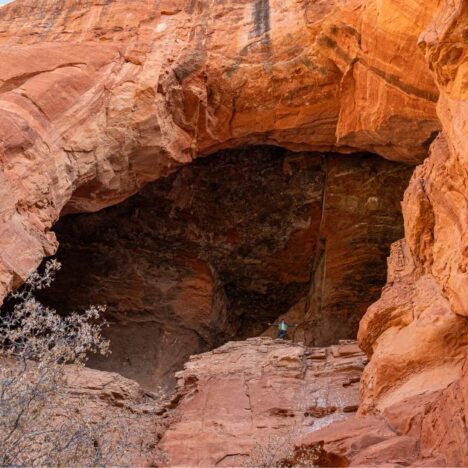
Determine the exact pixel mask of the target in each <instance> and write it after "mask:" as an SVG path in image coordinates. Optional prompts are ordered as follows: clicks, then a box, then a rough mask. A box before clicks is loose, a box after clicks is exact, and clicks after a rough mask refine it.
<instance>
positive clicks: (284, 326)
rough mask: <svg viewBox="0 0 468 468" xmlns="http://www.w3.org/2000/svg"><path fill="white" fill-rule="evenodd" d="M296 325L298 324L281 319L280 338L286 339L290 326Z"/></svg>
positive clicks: (279, 326) (279, 324)
mask: <svg viewBox="0 0 468 468" xmlns="http://www.w3.org/2000/svg"><path fill="white" fill-rule="evenodd" d="M269 325H272V324H271V323H269ZM273 325H274V324H273ZM295 326H296V324H290V323H287V322H286V320H284V319H281V321H280V322H279V323H278V338H280V339H281V340H284V339H285V338H286V335H287V334H288V328H289V327H295Z"/></svg>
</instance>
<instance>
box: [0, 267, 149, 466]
mask: <svg viewBox="0 0 468 468" xmlns="http://www.w3.org/2000/svg"><path fill="white" fill-rule="evenodd" d="M59 269H60V264H59V263H58V262H56V261H50V262H48V263H47V265H46V267H45V271H44V273H43V274H38V273H34V274H33V275H32V276H31V277H30V278H29V279H28V280H27V282H26V285H25V287H24V288H22V289H21V291H20V292H18V293H15V294H13V299H14V300H15V302H16V305H15V306H14V307H13V308H12V310H11V311H10V312H7V313H4V314H3V315H2V316H1V317H0V466H108V465H112V464H114V462H115V461H116V460H121V459H122V454H125V452H126V451H127V450H128V449H129V444H130V442H129V440H132V441H135V440H142V439H141V438H140V439H139V438H138V437H135V434H134V433H132V437H129V433H128V431H129V430H130V429H129V428H130V427H131V426H130V425H129V424H128V421H125V420H118V421H116V420H115V415H114V416H113V417H110V416H109V417H107V416H106V415H102V414H101V416H99V414H95V411H94V410H95V408H93V406H92V405H88V404H87V402H85V401H81V400H80V399H82V398H83V396H80V395H76V394H72V391H71V390H70V389H69V388H68V387H67V380H66V374H67V372H66V371H67V370H68V371H70V366H69V365H70V364H73V365H75V366H84V363H85V361H86V356H87V355H88V354H89V353H91V352H97V353H101V354H103V355H105V354H106V353H108V348H109V343H108V342H107V341H106V340H104V339H103V338H102V337H101V328H102V325H103V323H101V324H98V321H99V320H100V315H101V313H102V312H103V310H104V309H103V308H102V307H91V308H89V309H88V310H86V311H85V312H84V313H81V314H77V313H73V314H71V315H68V316H66V317H62V316H60V315H59V314H57V313H56V311H54V310H52V309H49V308H47V307H45V306H44V305H42V304H41V303H40V302H39V301H38V300H37V299H36V298H35V296H34V291H35V290H40V289H43V288H45V287H48V286H49V285H50V284H51V282H52V281H53V278H54V274H55V273H56V272H57V271H58V270H59ZM129 417H132V416H129ZM134 426H135V425H134ZM134 426H133V427H132V429H131V430H132V431H134V430H135V427H134ZM142 449H143V447H142Z"/></svg>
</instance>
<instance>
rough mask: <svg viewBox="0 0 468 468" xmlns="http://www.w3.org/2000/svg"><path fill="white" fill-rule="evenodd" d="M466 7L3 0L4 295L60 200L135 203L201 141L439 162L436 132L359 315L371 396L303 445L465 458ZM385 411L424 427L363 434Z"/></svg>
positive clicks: (332, 453)
mask: <svg viewBox="0 0 468 468" xmlns="http://www.w3.org/2000/svg"><path fill="white" fill-rule="evenodd" d="M467 24H468V4H467V3H466V2H465V1H463V0H450V1H449V0H440V1H439V0H429V1H425V2H415V1H411V0H379V1H377V0H336V1H328V0H326V1H319V2H313V3H312V2H309V1H306V0H303V1H298V2H289V1H288V2H284V1H280V0H270V1H268V0H251V1H248V0H246V1H242V2H238V1H227V2H208V1H202V0H198V1H184V0H180V1H169V0H161V1H160V2H157V4H155V2H154V1H152V0H151V1H150V0H147V1H137V0H126V1H123V0H113V1H110V2H102V1H98V0H88V1H84V2H80V3H77V2H75V1H73V0H62V1H60V2H57V1H52V0H50V1H44V2H41V3H38V2H36V1H35V0H16V1H15V2H13V3H12V4H10V5H8V6H6V7H3V8H2V9H0V57H1V58H2V60H1V61H0V112H1V119H2V120H1V121H2V123H1V125H0V142H1V145H0V163H1V164H0V296H1V297H4V296H5V294H6V293H7V292H8V291H10V290H11V289H12V288H14V287H16V286H18V285H19V284H20V283H21V282H22V281H24V279H25V278H26V277H27V275H28V274H29V273H30V272H31V271H32V270H34V269H35V268H36V267H37V266H38V265H39V263H40V262H41V260H42V258H43V257H44V256H46V255H52V254H54V253H55V251H56V249H57V240H56V238H55V234H54V233H53V232H52V227H53V225H54V223H55V222H56V221H57V219H58V218H59V217H60V215H63V214H67V213H75V212H93V211H98V210H100V209H102V208H105V207H107V206H110V205H114V204H117V203H119V202H121V201H123V200H124V199H126V198H128V197H129V196H130V195H132V194H135V193H136V192H138V191H140V190H141V189H142V187H143V186H144V185H145V184H147V183H148V182H150V181H154V180H156V179H158V178H161V177H163V176H167V175H169V174H171V173H172V172H174V171H175V170H176V169H177V168H178V167H180V166H181V165H184V164H188V163H191V162H192V160H193V159H194V158H196V157H198V156H201V155H206V154H212V153H215V152H216V151H219V150H223V149H226V148H230V147H238V146H241V145H259V144H267V145H280V146H283V147H285V148H288V149H290V150H294V151H320V152H339V153H351V152H359V151H369V152H372V153H376V154H378V155H380V156H383V157H385V158H387V159H392V160H394V161H400V162H407V163H417V164H420V163H422V161H423V159H424V158H425V156H426V155H427V154H428V150H429V147H430V151H429V157H428V158H427V159H426V160H425V161H424V162H423V163H422V164H421V165H420V166H419V167H418V168H417V169H416V171H415V173H414V175H413V177H412V179H411V182H410V184H409V187H408V190H407V192H406V195H405V198H404V203H403V212H404V213H403V214H404V224H405V237H404V240H401V241H399V242H398V243H397V244H394V246H393V249H392V254H391V257H390V260H389V272H388V284H387V286H386V287H385V288H384V290H383V293H382V297H381V298H380V300H379V301H377V302H376V303H375V304H373V305H372V306H371V307H370V308H369V310H368V312H367V314H366V316H365V317H364V319H363V320H362V322H361V325H360V331H359V342H360V345H361V347H362V348H363V349H364V350H365V352H366V353H367V355H368V357H369V358H370V363H369V365H368V366H367V367H366V369H365V371H364V376H363V379H362V384H361V406H360V416H359V418H355V419H353V420H352V421H351V422H349V421H345V422H343V423H340V424H343V425H344V431H345V432H343V433H342V437H341V438H340V439H339V440H338V442H336V440H335V439H333V438H334V437H337V434H338V428H339V427H341V426H333V427H332V426H329V428H326V429H324V430H323V431H325V432H321V431H316V432H313V433H312V434H311V435H309V437H307V436H306V437H305V438H304V439H303V440H302V441H298V442H297V447H298V450H300V449H301V447H312V446H316V445H317V444H318V446H319V447H321V450H322V452H321V456H322V457H323V463H326V461H327V460H328V462H329V461H330V460H335V461H336V460H340V461H341V462H343V463H346V464H347V463H354V464H364V465H365V464H366V463H367V464H369V463H370V464H375V463H377V462H378V463H381V462H386V461H388V460H393V458H392V457H391V453H395V451H396V452H398V453H399V454H402V456H403V455H404V454H408V459H406V461H405V463H406V462H407V463H414V462H416V461H418V463H426V464H429V465H431V464H432V465H434V464H439V465H440V464H442V465H443V464H446V465H453V464H455V465H457V464H458V465H462V464H466V463H467V458H466V457H467V455H466V450H465V447H466V440H467V438H468V436H467V429H466V420H467V419H468V415H467V413H466V411H467V410H466V408H467V405H466V401H468V398H467V394H466V389H467V386H466V379H467V372H466V353H467V333H468V332H467V322H466V320H467V315H468V307H467V306H468V304H467V301H468V293H467V291H468V275H467V272H466V268H467V237H466V236H467V232H468V230H467V225H468V200H467V198H468V196H467V188H466V181H467V175H468V174H467V167H468V165H467V157H468V138H467V135H466V134H467V123H466V122H467V115H468V109H467V102H468V101H467V93H468V91H467V89H468V87H467V78H466V77H467V63H468V61H467V55H468V46H467V42H468V41H467V38H468V34H467ZM439 132H440V133H439ZM437 135H438V136H437ZM436 137H437V138H436ZM435 138H436V139H435ZM434 139H435V140H434ZM371 205H372V203H371ZM330 229H331V230H332V231H333V225H332V226H331V228H330ZM339 240H340V239H338V241H339ZM338 248H339V242H338ZM194 268H196V267H195V266H194ZM213 288H214V289H213ZM206 289H207V290H208V291H212V290H215V289H216V287H215V286H213V285H210V284H209V282H208V284H207V286H206ZM210 294H211V292H210ZM310 297H313V298H314V302H316V300H317V297H318V296H317V293H316V292H315V291H314V290H312V291H310ZM221 313H222V311H221ZM311 313H312V316H311V319H313V317H314V315H313V312H311ZM398 405H400V406H398ZM395 408H403V410H399V411H396V410H395ZM395 415H396V416H395ZM449 416H450V417H449ZM375 418H376V419H375ZM379 418H384V419H379ZM372 421H374V422H375V421H377V423H378V424H380V423H382V424H383V426H382V427H383V428H384V429H385V427H388V425H390V427H391V430H392V431H393V433H394V434H396V435H397V436H398V437H402V436H405V437H406V438H405V437H403V439H401V438H400V439H398V441H395V440H393V435H392V434H390V435H389V434H387V436H388V437H387V436H382V437H383V438H380V439H378V440H377V439H374V440H373V442H372V443H369V438H366V437H364V442H362V440H363V434H366V433H367V432H369V431H370V430H372V427H374V428H375V427H376V426H375V425H374V426H372V424H374V423H372V424H371V425H369V424H370V423H371V422H372ZM379 421H380V422H379ZM382 421H383V422H382ZM377 423H376V424H377ZM356 424H357V425H358V427H357V429H356V426H353V425H356ZM379 427H380V426H379ZM353 428H354V429H353ZM376 430H377V429H376ZM382 430H383V429H382ZM385 430H386V429H385ZM326 431H328V432H326ZM353 431H355V432H353ZM356 431H357V432H356ZM438 433H440V434H446V436H439V435H438ZM353 434H354V435H356V434H357V437H358V438H360V439H359V440H360V442H359V443H356V444H353V442H352V440H353V439H352V437H351V438H350V436H352V435H353ZM413 438H414V439H415V440H413ZM343 440H348V441H351V442H350V443H349V444H347V443H345V442H343ZM314 444H315V445H314ZM379 444H381V445H379ZM415 444H416V445H415ZM375 445H379V447H375ZM416 446H417V447H418V448H417V449H415V448H414V447H416ZM356 447H357V448H358V451H359V452H360V454H358V453H356ZM392 447H393V449H394V451H393V452H391V450H392ZM395 447H396V449H395ZM403 449H404V450H403ZM379 450H383V451H380V452H379ZM464 450H465V452H464ZM378 453H380V455H378ZM376 454H377V455H376ZM382 454H383V455H382ZM359 456H361V457H362V458H356V457H359ZM379 456H380V458H379ZM327 457H328V458H327ZM337 457H338V458H337ZM373 457H374V458H373ZM415 457H417V458H415ZM403 458H404V457H403ZM399 460H400V459H399Z"/></svg>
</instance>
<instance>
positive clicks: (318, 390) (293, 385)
mask: <svg viewBox="0 0 468 468" xmlns="http://www.w3.org/2000/svg"><path fill="white" fill-rule="evenodd" d="M364 364H365V357H364V355H363V354H362V352H361V351H360V350H359V348H358V346H357V345H356V343H355V342H344V343H342V344H340V345H337V346H333V347H331V348H307V347H304V346H302V345H296V344H291V343H285V342H284V341H283V340H272V339H271V338H252V339H249V340H247V341H244V342H231V343H227V344H225V345H224V346H222V347H221V348H218V349H216V350H215V351H213V352H210V353H205V354H201V355H199V356H194V357H192V359H191V360H190V361H189V362H188V363H187V364H186V366H185V369H184V370H183V371H181V372H179V373H178V374H177V376H178V379H179V380H178V387H177V393H176V396H175V398H174V399H175V400H176V401H177V406H176V409H175V413H174V415H173V419H172V420H173V422H172V424H170V426H169V428H168V430H167V432H166V433H165V435H164V437H163V439H162V441H161V444H160V448H161V449H162V450H163V451H164V452H165V453H166V454H167V456H168V458H169V465H170V466H186V465H189V466H242V464H243V463H245V462H246V460H248V458H249V455H250V454H251V453H252V451H253V452H255V449H260V451H259V452H260V453H261V452H262V451H261V448H263V449H264V452H266V453H265V455H268V452H269V450H271V451H273V450H277V451H278V456H277V457H276V458H275V457H273V458H272V460H271V461H272V462H273V461H275V462H276V461H279V460H280V459H281V456H284V454H285V452H286V453H287V452H288V449H289V448H290V447H292V443H293V442H294V440H296V439H297V438H298V437H299V436H300V435H301V434H302V433H304V432H305V433H307V432H308V431H310V430H317V428H320V427H325V426H328V425H329V424H331V423H332V422H336V421H343V420H347V419H348V418H351V417H352V416H353V414H354V413H355V411H356V409H357V405H358V400H359V398H358V382H359V378H360V375H361V372H362V369H363V367H364ZM252 461H253V462H254V463H255V462H256V464H258V465H260V463H267V459H264V460H260V459H257V460H252Z"/></svg>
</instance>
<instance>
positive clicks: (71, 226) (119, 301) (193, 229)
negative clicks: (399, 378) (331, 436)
mask: <svg viewBox="0 0 468 468" xmlns="http://www.w3.org/2000/svg"><path fill="white" fill-rule="evenodd" d="M411 172H412V168H411V167H408V166H406V165H403V164H401V163H396V162H392V161H386V160H384V159H383V158H380V157H377V156H373V155H368V154H358V155H350V156H342V155H330V154H328V155H326V154H322V155H320V154H316V153H291V152H289V151H285V150H283V149H280V148H274V147H253V148H245V149H242V150H230V151H224V152H223V154H216V155H214V156H212V157H208V158H205V159H200V160H198V161H196V162H194V163H192V164H191V165H189V166H186V167H184V168H181V169H180V170H178V171H177V172H176V173H175V174H173V175H171V176H169V177H167V178H165V179H162V180H160V181H157V182H155V183H152V184H149V185H148V186H147V187H145V188H144V189H143V190H142V191H141V192H140V193H139V194H138V195H135V196H134V197H132V198H131V199H129V200H128V201H126V202H124V203H122V204H120V205H118V206H116V207H112V208H108V209H106V210H103V211H101V212H99V213H96V214H84V215H69V216H66V217H64V218H63V219H62V220H61V221H60V222H59V223H58V224H57V225H56V232H57V236H58V239H59V240H60V243H61V247H60V249H59V251H58V259H59V260H60V261H61V263H62V265H63V269H62V271H61V272H60V273H59V274H58V278H57V280H56V282H55V283H54V284H53V285H52V287H51V288H50V289H47V290H46V291H45V293H44V296H43V300H44V302H45V303H47V304H51V305H53V306H54V307H55V308H56V309H57V310H62V311H67V310H72V309H82V308H84V307H87V306H88V305H90V304H107V317H108V318H109V319H110V320H111V322H112V324H111V327H110V328H109V329H108V330H107V331H106V334H107V336H108V337H109V338H110V340H111V348H112V354H111V356H110V357H106V358H102V359H101V358H95V359H92V360H91V365H92V366H96V367H98V368H101V369H103V370H112V371H116V372H120V373H122V374H123V375H125V376H126V377H129V378H134V379H137V380H138V381H139V382H140V383H141V384H143V385H145V386H146V387H148V388H155V387H157V386H159V385H161V384H167V383H170V382H171V381H173V375H174V372H175V371H177V370H180V369H181V368H182V366H183V364H184V363H185V362H186V361H187V359H188V358H189V356H190V355H192V354H196V353H200V352H204V351H208V350H210V349H213V348H215V347H217V346H219V345H221V344H223V343H225V342H226V341H227V340H229V339H242V338H246V337H251V336H256V335H259V334H260V333H262V332H263V331H264V330H265V329H266V328H267V327H268V323H269V322H274V321H275V320H276V319H277V318H278V316H280V315H282V314H285V313H288V314H287V317H288V320H289V321H290V322H291V323H297V324H298V325H299V326H298V327H297V328H295V329H294V330H291V331H292V333H291V337H292V338H293V339H294V340H295V341H298V340H301V341H303V342H305V344H307V345H319V346H322V345H331V344H334V343H337V341H338V340H339V339H350V338H355V337H356V334H357V330H358V323H359V320H360V319H361V317H362V316H363V314H364V312H365V310H366V308H367V307H368V306H369V305H370V304H371V303H372V302H373V301H375V300H376V299H378V297H379V294H380V290H381V288H382V286H383V285H384V283H385V264H386V257H387V256H388V253H389V248H390V244H391V243H392V242H394V241H395V240H397V239H399V238H400V237H401V236H402V235H403V220H402V218H401V209H400V200H401V198H402V197H403V190H404V188H405V187H406V186H407V183H408V180H409V177H410V175H411ZM70 292H72V294H70ZM291 308H292V309H293V310H297V311H298V313H297V316H295V317H291V313H290V312H288V311H289V310H290V309H291ZM271 332H272V333H274V334H275V333H276V330H272V331H271Z"/></svg>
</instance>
